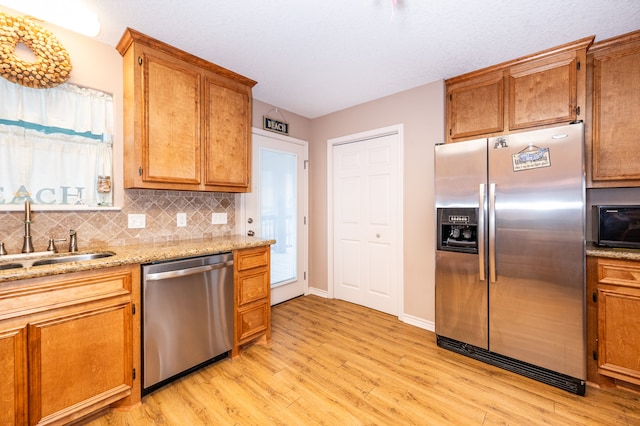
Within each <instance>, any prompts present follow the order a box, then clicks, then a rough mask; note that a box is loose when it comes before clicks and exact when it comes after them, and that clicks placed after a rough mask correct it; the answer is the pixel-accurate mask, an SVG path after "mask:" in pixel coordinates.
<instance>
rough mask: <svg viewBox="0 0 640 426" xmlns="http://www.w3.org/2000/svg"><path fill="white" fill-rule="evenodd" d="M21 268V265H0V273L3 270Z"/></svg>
mask: <svg viewBox="0 0 640 426" xmlns="http://www.w3.org/2000/svg"><path fill="white" fill-rule="evenodd" d="M18 268H22V263H5V264H4V265H0V271H4V270H5V269H18Z"/></svg>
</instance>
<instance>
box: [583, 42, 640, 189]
mask: <svg viewBox="0 0 640 426" xmlns="http://www.w3.org/2000/svg"><path fill="white" fill-rule="evenodd" d="M590 56H592V57H593V70H592V73H593V106H592V108H593V134H592V138H593V140H592V143H593V147H592V152H593V163H592V164H593V168H592V176H591V179H592V180H593V181H604V182H607V181H615V180H622V181H629V180H636V182H633V183H629V182H622V183H617V184H616V183H612V184H611V185H610V186H640V149H638V135H639V134H640V120H638V117H640V72H638V69H639V68H640V31H637V32H635V33H632V34H630V35H627V36H625V37H622V38H619V39H616V40H613V41H612V42H608V43H605V44H603V45H599V46H598V47H597V48H596V49H595V50H594V51H593V53H590Z"/></svg>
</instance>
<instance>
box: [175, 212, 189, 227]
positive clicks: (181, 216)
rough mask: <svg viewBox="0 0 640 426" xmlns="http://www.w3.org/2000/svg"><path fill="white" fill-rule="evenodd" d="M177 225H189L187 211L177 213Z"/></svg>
mask: <svg viewBox="0 0 640 426" xmlns="http://www.w3.org/2000/svg"><path fill="white" fill-rule="evenodd" d="M176 225H177V226H178V227H180V228H183V227H185V226H187V214H186V213H178V214H176Z"/></svg>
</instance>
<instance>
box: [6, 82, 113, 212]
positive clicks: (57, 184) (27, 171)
mask: <svg viewBox="0 0 640 426" xmlns="http://www.w3.org/2000/svg"><path fill="white" fill-rule="evenodd" d="M0 99H2V102H0V207H2V206H4V207H11V206H22V205H23V204H24V201H25V200H27V199H28V200H29V201H31V203H32V205H34V206H38V205H40V206H45V207H55V206H110V205H111V199H112V198H111V197H112V194H111V193H108V194H105V193H99V192H98V183H99V181H100V182H102V183H103V185H102V187H103V188H104V179H105V177H108V178H107V179H111V175H112V135H113V98H112V96H111V95H109V94H106V93H103V92H100V91H97V90H93V89H86V88H81V87H78V86H75V85H72V84H68V83H67V84H62V85H59V86H56V87H55V88H51V89H32V88H28V87H24V86H20V85H17V84H13V83H11V82H9V81H5V80H3V79H0ZM109 187H110V185H109Z"/></svg>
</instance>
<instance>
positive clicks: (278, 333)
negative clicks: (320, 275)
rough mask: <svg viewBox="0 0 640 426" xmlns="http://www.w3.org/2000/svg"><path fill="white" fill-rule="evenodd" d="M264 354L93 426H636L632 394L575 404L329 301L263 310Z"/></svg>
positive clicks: (637, 406)
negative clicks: (267, 314)
mask: <svg viewBox="0 0 640 426" xmlns="http://www.w3.org/2000/svg"><path fill="white" fill-rule="evenodd" d="M272 324H273V334H272V341H271V343H269V344H259V345H258V344H254V345H252V346H249V347H248V348H247V349H246V350H245V351H244V352H243V354H242V356H241V357H239V358H237V359H235V360H230V359H226V360H223V361H221V362H218V363H216V364H214V365H211V366H208V367H206V368H204V369H202V370H199V371H197V372H195V373H193V374H191V375H189V376H187V377H185V378H182V379H180V380H178V381H176V382H173V383H171V384H169V385H167V386H166V387H163V388H161V389H159V390H158V391H156V392H154V393H152V394H151V395H148V396H146V397H145V398H144V399H143V402H142V404H140V405H138V406H136V407H134V408H133V409H131V410H129V411H115V412H109V413H106V414H104V415H103V416H101V417H99V418H96V419H93V421H91V422H90V423H89V424H90V425H93V426H103V425H136V426H140V425H142V426H144V425H640V394H636V393H632V392H628V391H624V390H619V389H595V388H591V387H588V388H587V392H586V396H584V397H580V396H576V395H573V394H571V393H568V392H566V391H563V390H560V389H556V388H554V387H551V386H548V385H545V384H542V383H539V382H536V381H534V380H531V379H528V378H525V377H522V376H519V375H517V374H514V373H511V372H508V371H505V370H502V369H499V368H496V367H492V366H490V365H487V364H484V363H481V362H479V361H476V360H473V359H471V358H467V357H465V356H462V355H459V354H456V353H453V352H450V351H447V350H444V349H441V348H438V347H437V346H436V343H435V335H434V334H433V333H431V332H428V331H426V330H422V329H420V328H417V327H413V326H410V325H407V324H404V323H402V322H400V321H398V320H397V319H396V318H394V317H392V316H389V315H386V314H383V313H380V312H377V311H373V310H370V309H367V308H363V307H361V306H358V305H353V304H350V303H347V302H342V301H338V300H327V299H323V298H320V297H316V296H306V297H300V298H297V299H294V300H291V301H288V302H285V303H283V304H281V305H278V306H275V307H274V308H273V312H272Z"/></svg>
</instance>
